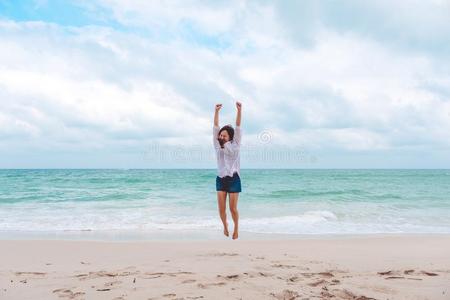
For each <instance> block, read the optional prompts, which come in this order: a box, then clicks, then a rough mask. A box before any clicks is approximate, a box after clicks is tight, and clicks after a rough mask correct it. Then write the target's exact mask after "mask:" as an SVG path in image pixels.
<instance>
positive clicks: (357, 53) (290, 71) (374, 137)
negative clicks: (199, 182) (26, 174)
mask: <svg viewBox="0 0 450 300" xmlns="http://www.w3.org/2000/svg"><path fill="white" fill-rule="evenodd" d="M449 37H450V0H430V1H415V0H408V1H383V0H379V1H357V0H355V1H326V0H325V1H308V0H306V1H194V0H186V1H176V0H173V1H156V0H155V1H145V0H127V1H125V0H90V1H84V0H74V1H70V0H68V1H62V0H59V1H58V0H48V1H45V0H39V1H38V0H35V1H33V0H19V1H6V0H0V168H125V169H126V168H215V167H216V162H215V158H214V152H213V145H212V124H213V112H214V105H215V104H216V103H222V104H223V109H222V111H221V115H220V123H221V125H225V124H232V125H233V124H234V121H235V114H236V108H235V101H241V102H242V106H243V108H242V114H243V116H242V134H243V137H242V148H241V167H242V168H450V38H449Z"/></svg>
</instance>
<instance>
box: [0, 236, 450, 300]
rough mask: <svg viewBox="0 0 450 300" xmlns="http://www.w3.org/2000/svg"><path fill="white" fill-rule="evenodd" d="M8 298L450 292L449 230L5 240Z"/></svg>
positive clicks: (3, 275) (2, 277) (422, 295)
mask: <svg viewBox="0 0 450 300" xmlns="http://www.w3.org/2000/svg"><path fill="white" fill-rule="evenodd" d="M0 249H1V257H0V260H1V262H0V265H1V269H0V286H1V290H0V298H1V299H22V300H23V299H116V300H118V299H433V300H435V299H450V259H449V258H450V256H449V253H450V236H448V235H428V236H424V235H390V236H353V237H331V238H317V237H315V238H303V239H297V240H295V239H289V240H287V239H279V240H276V239H275V240H244V239H242V240H237V241H232V240H218V241H206V240H205V241H126V242H110V241H76V240H2V241H0Z"/></svg>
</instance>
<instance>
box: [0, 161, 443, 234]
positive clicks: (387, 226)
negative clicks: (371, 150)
mask: <svg viewBox="0 0 450 300" xmlns="http://www.w3.org/2000/svg"><path fill="white" fill-rule="evenodd" d="M240 177H241V183H242V193H240V195H239V200H238V211H239V232H240V238H241V239H242V238H271V237H283V238H302V237H303V238H304V237H321V236H331V237H335V236H336V237H337V236H349V235H350V236H351V235H367V234H369V235H372V234H448V233H450V170H434V169H433V170H412V169H404V170H394V169H386V170H384V169H367V170H364V169H241V172H240ZM215 179H216V170H215V169H129V170H128V169H30V170H27V169H14V170H8V169H2V170H0V239H100V240H166V239H167V240H173V239H224V238H226V237H225V236H224V235H223V233H222V232H223V227H222V222H221V220H220V218H219V213H218V206H217V195H216V191H215ZM227 202H228V201H227ZM227 217H228V222H229V224H230V232H232V230H233V225H232V224H233V222H232V219H231V213H230V211H229V206H228V203H227Z"/></svg>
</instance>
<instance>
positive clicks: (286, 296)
mask: <svg viewBox="0 0 450 300" xmlns="http://www.w3.org/2000/svg"><path fill="white" fill-rule="evenodd" d="M270 296H273V297H275V298H276V299H279V300H294V299H295V298H297V297H300V295H299V294H298V293H297V292H296V291H291V290H283V291H282V292H280V293H270Z"/></svg>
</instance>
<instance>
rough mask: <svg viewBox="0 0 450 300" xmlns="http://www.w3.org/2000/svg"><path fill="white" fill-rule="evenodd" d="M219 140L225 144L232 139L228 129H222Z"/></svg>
mask: <svg viewBox="0 0 450 300" xmlns="http://www.w3.org/2000/svg"><path fill="white" fill-rule="evenodd" d="M219 141H222V144H225V143H226V142H228V141H230V136H229V135H228V131H226V130H222V131H221V132H220V133H219Z"/></svg>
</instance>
